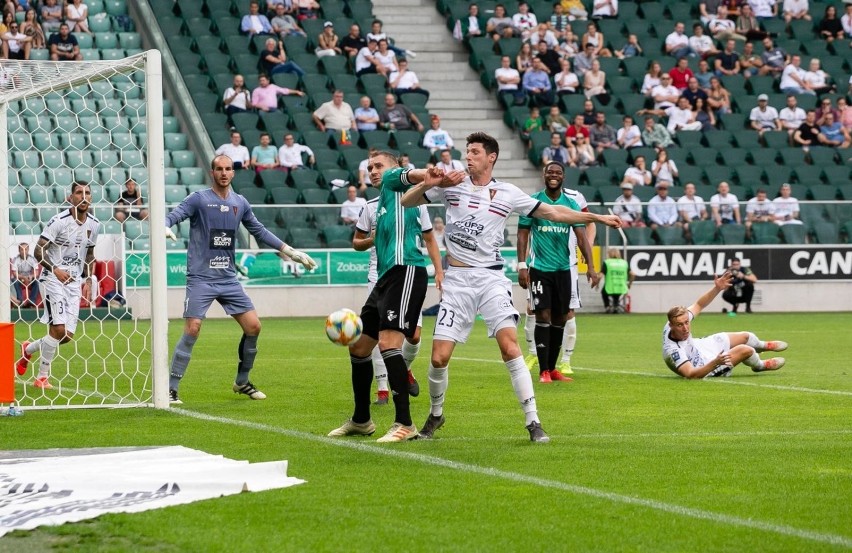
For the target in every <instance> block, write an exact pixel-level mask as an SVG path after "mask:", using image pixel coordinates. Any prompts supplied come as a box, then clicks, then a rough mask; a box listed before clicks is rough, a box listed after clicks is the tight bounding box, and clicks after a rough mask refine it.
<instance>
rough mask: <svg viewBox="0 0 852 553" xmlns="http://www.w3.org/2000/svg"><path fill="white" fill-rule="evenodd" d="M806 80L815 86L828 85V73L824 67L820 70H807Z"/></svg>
mask: <svg viewBox="0 0 852 553" xmlns="http://www.w3.org/2000/svg"><path fill="white" fill-rule="evenodd" d="M805 82H806V83H808V84H809V85H811V86H812V87H813V88H822V87H824V86H828V74H826V72H825V71H823V70H822V69H820V70H818V71H805Z"/></svg>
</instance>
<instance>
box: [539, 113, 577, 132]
mask: <svg viewBox="0 0 852 553" xmlns="http://www.w3.org/2000/svg"><path fill="white" fill-rule="evenodd" d="M570 124H571V123H569V122H568V120H567V119H565V116H564V115H562V112H561V111H559V106H550V113H548V114H547V117H545V118H544V125H545V126H546V127H547V130H549V131H550V132H555V133H559V136H562V135H564V134H565V131H567V130H568V126H569V125H570Z"/></svg>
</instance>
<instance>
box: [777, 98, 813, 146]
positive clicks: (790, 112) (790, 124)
mask: <svg viewBox="0 0 852 553" xmlns="http://www.w3.org/2000/svg"><path fill="white" fill-rule="evenodd" d="M806 118H807V114H806V113H805V110H803V109H802V108H800V107H799V106H798V101H797V100H796V97H795V96H794V95H793V94H790V95H788V96H787V106H786V107H784V108H783V109H782V110H781V111H779V112H778V120H779V121H781V127H782V128H783V129H784V130H786V131H787V134H789V135H790V139H791V140H792V138H793V133H795V132H796V131H797V130H798V129H799V127H801V126H802V123H804V122H805V119H806Z"/></svg>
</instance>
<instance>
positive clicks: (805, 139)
mask: <svg viewBox="0 0 852 553" xmlns="http://www.w3.org/2000/svg"><path fill="white" fill-rule="evenodd" d="M793 144H795V145H798V146H801V147H802V148H804V149H805V151H807V150H808V149H809V148H810V147H811V146H816V145H818V144H820V140H819V125H817V118H816V111H815V110H812V109H809V110H808V111H807V112H805V120H804V121H803V122H802V124H801V125H799V128H798V129H796V131H795V132H793Z"/></svg>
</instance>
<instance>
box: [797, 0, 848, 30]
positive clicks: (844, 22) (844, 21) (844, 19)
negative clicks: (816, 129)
mask: <svg viewBox="0 0 852 553" xmlns="http://www.w3.org/2000/svg"><path fill="white" fill-rule="evenodd" d="M803 1H804V2H805V3H806V4H807V0H803ZM840 24H841V25H843V32H844V33H845V34H846V36H847V38H848V37H849V36H852V17H849V14H847V13H844V14H843V15H842V16H841V17H840Z"/></svg>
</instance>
